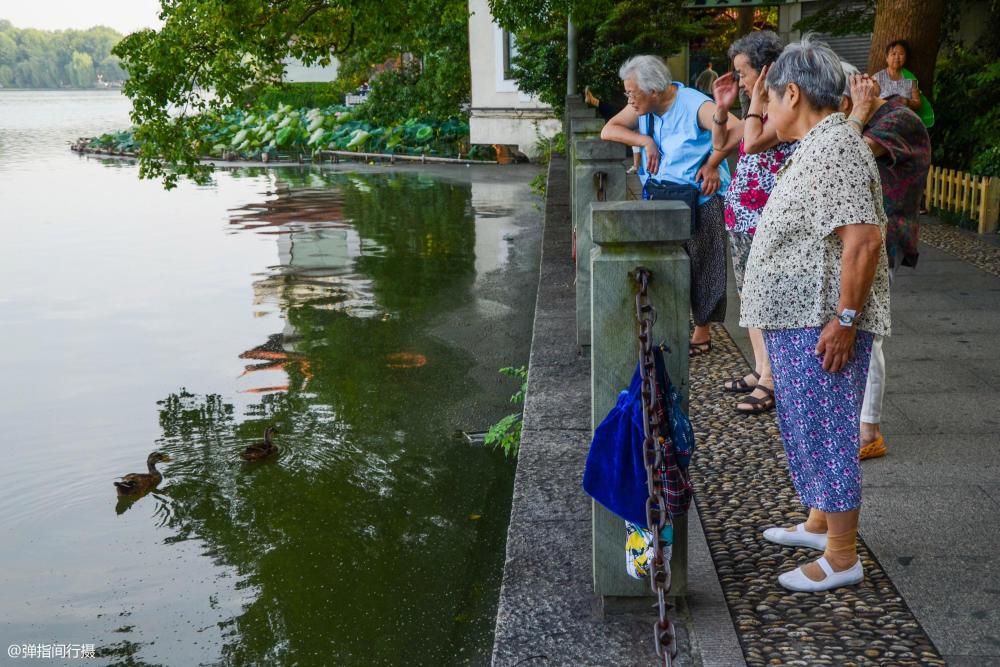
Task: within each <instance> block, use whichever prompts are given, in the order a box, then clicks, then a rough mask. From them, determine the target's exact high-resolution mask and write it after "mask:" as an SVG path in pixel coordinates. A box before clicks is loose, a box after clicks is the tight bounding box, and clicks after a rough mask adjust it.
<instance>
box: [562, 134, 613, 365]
mask: <svg viewBox="0 0 1000 667" xmlns="http://www.w3.org/2000/svg"><path fill="white" fill-rule="evenodd" d="M588 122H589V121H588ZM601 124H602V125H603V123H601ZM578 125H580V123H578ZM573 147H574V150H573V154H574V160H573V162H572V163H571V164H572V173H573V188H572V190H571V194H572V199H570V213H571V215H572V216H573V223H574V226H573V229H574V231H575V232H576V342H577V344H578V345H580V346H581V347H585V346H588V345H590V251H591V249H592V248H593V243H592V242H591V236H590V205H591V204H592V203H593V202H596V201H598V200H599V192H598V183H597V181H596V180H595V179H596V178H598V175H599V174H603V176H602V177H601V178H603V185H604V193H603V197H604V201H622V200H624V199H625V169H624V167H623V166H622V145H621V144H619V143H614V142H611V141H602V140H601V139H578V140H576V141H574V142H573Z"/></svg>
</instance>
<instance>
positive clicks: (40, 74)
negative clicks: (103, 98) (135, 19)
mask: <svg viewBox="0 0 1000 667" xmlns="http://www.w3.org/2000/svg"><path fill="white" fill-rule="evenodd" d="M121 38H122V36H121V34H119V33H117V32H115V31H114V30H112V29H111V28H107V27H104V26H97V27H94V28H90V29H89V30H58V31H45V30H35V29H33V28H28V29H23V30H21V29H18V28H15V27H14V26H13V25H11V23H10V22H9V21H4V20H0V86H2V87H4V88H92V87H93V86H94V84H96V83H97V82H98V76H100V77H101V78H102V80H103V81H105V82H108V83H110V82H113V81H115V82H116V81H121V80H122V79H124V78H125V72H124V70H123V69H122V68H121V66H120V64H119V63H120V61H119V59H118V57H117V56H114V55H112V54H111V50H112V48H113V47H114V46H115V44H117V43H118V42H119V41H120V40H121Z"/></svg>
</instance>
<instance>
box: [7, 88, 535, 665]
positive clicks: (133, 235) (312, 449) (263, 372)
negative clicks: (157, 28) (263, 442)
mask: <svg viewBox="0 0 1000 667" xmlns="http://www.w3.org/2000/svg"><path fill="white" fill-rule="evenodd" d="M128 125H129V121H128V102H127V100H126V99H124V98H123V97H121V96H120V95H118V94H117V93H114V92H106V91H92V92H69V91H52V92H39V91H0V226H2V231H3V242H2V243H0V282H2V284H3V288H2V290H0V344H2V347H3V349H4V350H5V353H4V355H3V361H2V362H0V369H2V374H0V377H2V382H3V384H4V390H3V401H2V403H0V424H2V429H3V434H4V437H3V446H2V448H0V455H2V456H3V457H4V460H3V462H2V465H0V535H2V536H3V538H2V540H0V650H3V649H4V648H6V647H8V646H10V645H14V644H16V645H24V644H34V645H39V644H41V645H43V646H44V645H50V646H53V647H54V646H56V645H88V644H91V645H93V646H94V648H95V651H96V653H97V656H98V657H97V658H95V659H92V660H79V659H74V660H53V661H48V660H39V659H31V660H27V661H25V660H22V661H20V662H19V663H18V664H20V663H26V662H30V663H31V664H52V663H56V664H63V663H65V664H73V665H81V664H119V663H120V664H150V665H152V664H163V665H196V664H233V665H254V664H267V665H271V664H282V665H292V664H295V665H340V664H364V665H370V664H380V665H381V664H387V665H388V664H400V665H403V664H407V665H408V664H426V665H447V664H484V663H486V662H488V657H489V652H490V649H491V646H492V635H493V623H494V618H495V613H496V602H497V593H498V589H499V584H500V577H501V573H502V566H503V557H504V544H505V539H506V537H505V535H506V529H507V521H508V517H509V510H510V496H511V487H512V481H513V472H514V466H513V464H512V462H511V461H508V460H505V458H504V456H503V454H502V453H497V452H492V451H489V450H487V449H485V448H483V447H482V446H478V445H472V444H467V443H466V442H465V441H463V440H461V439H456V438H455V437H453V434H454V432H455V431H456V430H458V429H462V430H466V431H476V430H485V428H486V426H488V425H489V424H490V423H493V422H495V421H497V420H498V419H499V418H500V417H502V416H503V415H505V414H507V413H508V412H511V411H513V408H512V407H511V406H510V404H509V403H507V398H508V397H509V396H510V394H512V393H514V391H516V389H517V388H518V387H517V385H518V383H517V382H516V381H514V380H512V379H509V378H505V377H503V376H501V375H499V374H498V373H497V369H498V368H500V367H501V366H505V365H511V364H514V365H520V364H522V363H527V356H528V348H529V344H530V327H531V320H532V313H533V310H534V294H535V287H536V285H537V259H538V250H537V248H538V245H539V238H540V233H539V227H540V222H539V220H540V214H539V212H538V211H537V209H536V206H535V205H536V204H537V203H538V199H537V197H535V196H533V195H531V193H530V190H529V186H528V183H529V182H530V180H531V179H532V178H533V177H534V176H535V174H536V173H537V169H536V168H534V167H485V166H477V167H461V166H459V167H454V168H450V169H436V170H429V169H419V168H410V169H405V168H396V169H392V170H390V169H389V168H386V167H380V166H367V167H366V166H351V165H344V164H341V165H338V167H337V168H336V169H335V170H334V169H332V168H331V169H325V170H319V169H315V168H308V167H307V168H303V169H300V168H283V169H279V170H270V171H263V170H254V169H249V168H244V169H238V170H228V171H221V172H219V173H218V176H217V178H216V182H215V183H214V184H213V185H211V186H206V187H196V186H193V185H191V184H190V183H184V184H182V185H181V186H180V187H178V188H177V189H176V190H174V191H171V192H166V191H164V190H163V189H162V187H161V186H160V185H159V184H158V183H156V182H149V181H139V180H138V178H137V169H136V167H135V166H134V165H133V164H131V163H129V162H121V161H113V160H102V159H98V158H94V157H81V156H78V155H76V154H74V153H72V152H70V151H69V149H68V144H69V142H70V141H72V140H73V139H75V138H76V137H79V136H93V135H95V134H100V133H101V132H104V131H109V130H117V129H121V128H124V127H127V126H128ZM268 425H270V426H274V427H275V428H276V429H277V430H278V432H279V435H277V436H275V440H276V442H277V443H278V444H279V446H280V447H281V452H280V453H279V455H278V456H277V457H276V458H275V459H273V460H270V461H266V462H262V463H257V464H244V463H241V462H240V461H239V459H238V456H237V455H238V452H239V451H241V450H242V448H243V447H244V446H246V445H247V444H250V443H252V442H255V441H257V440H260V438H261V436H262V434H263V431H264V428H265V427H266V426H268ZM154 450H159V451H161V452H164V453H166V454H167V455H168V456H170V457H171V459H172V460H171V461H170V462H168V463H163V464H160V468H161V470H162V471H163V473H164V480H163V482H162V483H161V484H160V486H159V488H158V490H156V491H154V492H153V493H151V494H149V495H147V496H145V497H143V498H140V499H139V500H138V501H136V502H134V503H133V504H129V503H120V502H118V499H117V498H116V496H115V491H114V487H113V486H112V482H113V481H114V480H115V478H116V477H118V476H121V475H124V474H125V473H129V472H144V471H145V460H146V457H147V455H148V454H149V453H150V452H152V451H154Z"/></svg>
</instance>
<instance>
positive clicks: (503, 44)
mask: <svg viewBox="0 0 1000 667" xmlns="http://www.w3.org/2000/svg"><path fill="white" fill-rule="evenodd" d="M500 53H501V57H502V58H503V60H502V63H501V65H502V67H503V78H504V80H510V79H513V78H514V75H513V74H512V73H511V71H510V64H511V61H512V60H513V59H514V56H516V55H517V45H516V44H515V43H514V35H512V34H510V33H509V32H507V31H506V30H503V31H501V33H500Z"/></svg>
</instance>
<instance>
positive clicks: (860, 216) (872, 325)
mask: <svg viewBox="0 0 1000 667" xmlns="http://www.w3.org/2000/svg"><path fill="white" fill-rule="evenodd" d="M853 224H869V225H878V226H879V230H880V231H881V233H882V239H883V240H884V239H885V230H886V216H885V211H884V210H883V209H882V186H881V184H880V182H879V176H878V168H877V167H876V166H875V158H874V156H873V155H872V152H871V149H870V148H868V144H866V143H865V140H864V139H862V138H861V135H860V134H858V132H857V130H855V129H853V128H852V126H851V125H850V124H848V123H847V119H846V117H845V116H844V114H842V113H839V112H838V113H833V114H830V115H829V116H827V117H826V118H824V119H823V120H821V121H820V122H819V123H817V124H816V125H815V127H813V128H812V129H811V130H809V132H808V133H806V136H805V137H803V138H802V141H801V142H799V147H798V148H797V149H796V150H795V153H794V154H793V155H792V156H790V157H789V158H788V159H787V160H786V161H785V164H784V165H782V167H781V169H780V170H779V171H778V173H777V183H776V184H775V186H774V190H772V191H771V196H770V198H769V199H768V202H767V206H766V207H765V208H764V212H763V214H762V215H761V218H760V224H759V225H758V227H757V232H756V234H755V235H754V242H753V245H752V246H751V248H750V257H749V258H748V259H747V268H746V274H745V276H744V281H743V296H742V299H741V301H740V326H742V327H756V328H758V329H797V328H801V327H818V326H824V325H826V324H827V323H828V322H830V320H832V319H833V318H834V317H835V316H836V315H837V302H838V301H839V300H840V279H841V266H842V259H843V250H844V244H843V242H842V241H841V240H840V237H839V236H837V235H836V234H835V233H834V232H835V230H836V229H837V228H838V227H841V226H844V225H853ZM855 322H856V324H857V327H858V329H860V330H862V331H870V332H872V333H875V334H881V335H888V334H889V272H888V262H887V261H886V255H885V252H884V251H883V252H880V253H879V259H878V266H877V267H876V270H875V280H874V284H873V285H872V289H871V293H870V294H869V295H868V301H867V302H866V303H865V305H864V306H863V307H862V308H861V309H860V310H859V311H858V315H857V318H856V319H855Z"/></svg>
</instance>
